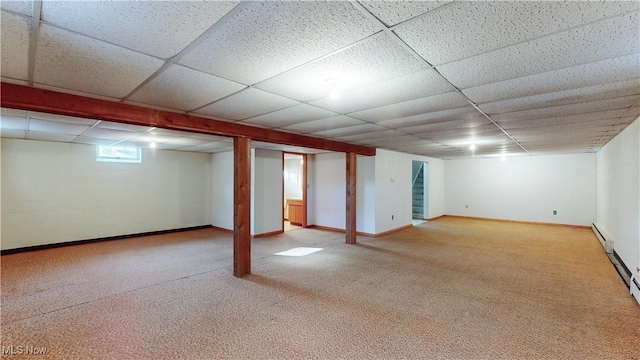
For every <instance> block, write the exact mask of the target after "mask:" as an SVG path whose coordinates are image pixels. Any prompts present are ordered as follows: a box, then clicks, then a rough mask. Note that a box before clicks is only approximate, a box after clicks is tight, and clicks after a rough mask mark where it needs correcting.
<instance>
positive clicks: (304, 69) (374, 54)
mask: <svg viewBox="0 0 640 360" xmlns="http://www.w3.org/2000/svg"><path fill="white" fill-rule="evenodd" d="M425 68H426V64H425V63H424V62H423V61H420V60H418V59H416V58H415V57H413V56H412V55H410V54H409V52H407V51H406V50H405V49H404V48H403V47H402V46H401V45H399V44H398V43H397V42H396V41H393V40H392V39H391V38H389V36H387V35H386V34H385V33H381V34H379V35H377V36H373V37H370V38H369V39H367V40H365V41H363V42H360V43H358V44H357V45H355V46H353V47H351V48H349V49H347V50H344V51H341V52H339V53H337V54H333V55H331V56H328V57H325V58H323V59H321V60H318V61H314V62H312V63H309V64H306V65H304V66H300V67H298V68H295V69H293V70H290V71H287V72H285V73H283V74H281V75H278V76H275V77H273V78H271V79H269V80H266V81H264V82H262V83H260V84H258V85H256V87H258V88H260V89H263V90H267V91H270V92H273V93H276V94H280V95H283V96H286V97H289V98H292V99H296V100H299V101H311V100H316V99H320V98H324V97H328V96H329V85H328V84H327V80H328V79H332V78H335V79H338V80H339V83H338V90H339V91H340V92H345V91H348V90H350V89H354V88H358V87H362V86H366V85H369V84H373V83H376V82H381V81H385V80H389V79H393V78H396V77H399V76H403V75H406V74H410V73H414V72H416V71H418V70H422V69H425Z"/></svg>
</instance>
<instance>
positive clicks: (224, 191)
mask: <svg viewBox="0 0 640 360" xmlns="http://www.w3.org/2000/svg"><path fill="white" fill-rule="evenodd" d="M211 225H213V226H216V227H219V228H222V229H227V230H233V151H228V152H221V153H215V154H211Z"/></svg>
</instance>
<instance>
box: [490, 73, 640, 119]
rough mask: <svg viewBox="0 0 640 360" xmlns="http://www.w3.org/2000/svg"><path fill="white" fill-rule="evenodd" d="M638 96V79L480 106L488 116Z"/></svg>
mask: <svg viewBox="0 0 640 360" xmlns="http://www.w3.org/2000/svg"><path fill="white" fill-rule="evenodd" d="M631 95H640V78H637V79H632V80H627V81H620V82H615V83H609V84H603V85H595V86H589V87H584V88H576V89H571V90H564V91H558V92H554V93H547V94H541V95H533V96H527V97H521V98H517V99H509V100H502V101H496V102H492V103H487V104H480V105H479V106H480V108H481V109H482V110H483V111H484V112H486V113H488V114H496V113H505V112H511V111H519V110H528V109H535V108H539V107H548V106H557V105H568V104H573V103H580V102H588V101H596V100H604V99H612V98H616V97H625V96H631Z"/></svg>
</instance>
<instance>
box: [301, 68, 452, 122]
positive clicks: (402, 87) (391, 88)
mask: <svg viewBox="0 0 640 360" xmlns="http://www.w3.org/2000/svg"><path fill="white" fill-rule="evenodd" d="M453 90H455V89H454V87H453V86H451V84H449V83H448V82H447V81H446V80H445V79H444V78H442V76H440V75H438V73H436V72H435V70H433V69H426V70H423V71H419V72H415V73H412V74H407V75H404V76H400V77H397V78H394V79H391V80H387V81H383V82H379V83H375V84H373V85H369V86H364V87H361V88H357V89H353V90H351V91H345V92H343V93H341V94H340V97H339V98H338V99H335V100H334V99H330V98H326V97H325V98H323V99H320V100H317V101H313V102H311V104H312V105H316V106H319V107H322V108H325V109H328V110H332V111H335V112H338V113H343V114H346V113H350V112H354V111H359V110H365V109H369V108H373V107H378V106H382V105H388V104H392V103H396V102H401V101H406V100H411V99H418V98H423V97H427V96H432V95H436V94H441V93H446V92H449V91H453Z"/></svg>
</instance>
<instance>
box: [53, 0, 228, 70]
mask: <svg viewBox="0 0 640 360" xmlns="http://www.w3.org/2000/svg"><path fill="white" fill-rule="evenodd" d="M238 3H239V1H212V2H201V1H181V2H171V1H148V2H147V1H143V2H136V1H44V2H43V3H42V18H43V20H44V21H46V22H48V23H50V24H53V25H55V26H58V27H61V28H65V29H69V30H71V31H74V32H77V33H80V34H85V35H87V36H90V37H93V38H96V39H100V40H104V41H107V42H110V43H113V44H117V45H120V46H123V47H125V48H128V49H133V50H136V51H139V52H141V53H144V54H148V55H152V56H157V57H160V58H163V59H166V58H169V57H172V56H174V55H176V54H177V53H178V52H180V50H182V49H183V48H185V47H186V46H187V45H189V44H190V43H191V42H192V41H193V40H194V39H195V38H197V37H198V36H199V35H200V34H202V33H203V32H204V31H206V30H207V29H208V28H209V27H210V26H211V25H213V24H214V23H215V22H216V21H218V20H219V19H220V18H222V16H224V15H225V14H226V13H227V12H229V11H230V10H231V9H233V7H234V6H236V5H237V4H238ZM140 24H144V26H139V25H140ZM158 39H162V41H158Z"/></svg>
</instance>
